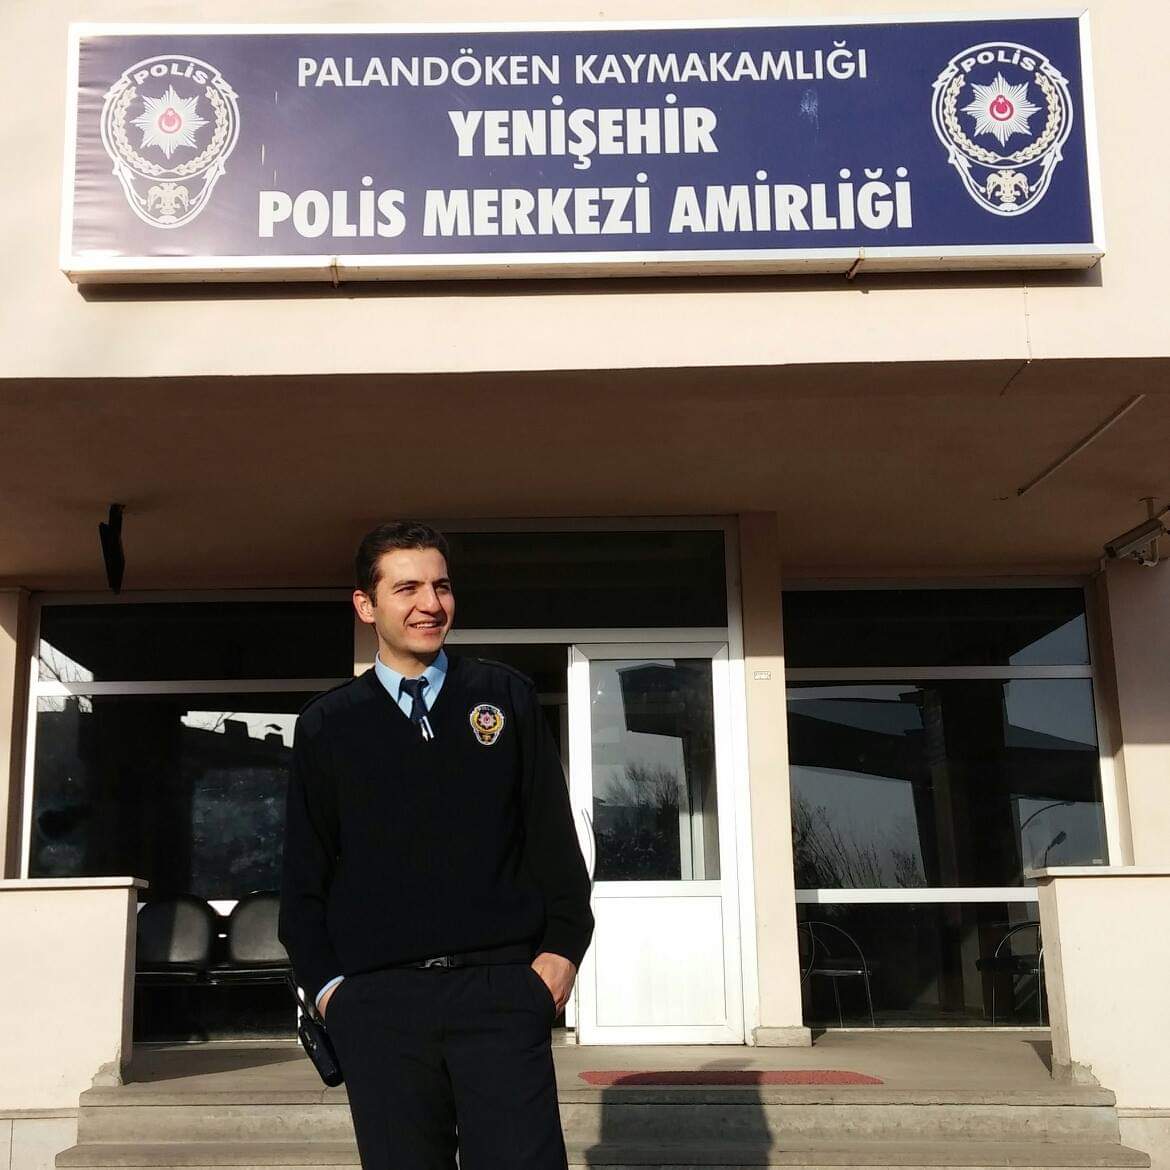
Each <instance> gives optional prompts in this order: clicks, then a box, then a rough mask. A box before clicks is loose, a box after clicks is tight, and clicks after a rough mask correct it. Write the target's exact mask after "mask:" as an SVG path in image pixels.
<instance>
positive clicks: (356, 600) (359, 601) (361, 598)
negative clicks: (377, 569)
mask: <svg viewBox="0 0 1170 1170" xmlns="http://www.w3.org/2000/svg"><path fill="white" fill-rule="evenodd" d="M353 608H354V612H355V613H356V614H357V615H358V619H359V620H360V621H363V622H365V623H366V625H367V626H372V625H373V624H374V602H373V600H372V598H371V597H370V595H369V594H368V593H366V592H365V590H363V589H355V590H354V591H353Z"/></svg>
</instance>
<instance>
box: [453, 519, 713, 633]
mask: <svg viewBox="0 0 1170 1170" xmlns="http://www.w3.org/2000/svg"><path fill="white" fill-rule="evenodd" d="M447 536H448V539H449V540H450V542H451V577H452V580H453V581H454V583H455V596H456V598H457V600H458V608H459V624H460V626H461V627H462V628H463V629H465V630H471V629H494V630H498V629H503V628H507V627H512V628H515V629H524V630H530V629H566V628H581V627H594V628H614V629H617V628H624V629H632V628H636V627H639V626H725V625H726V624H727V570H726V566H725V563H724V555H723V533H722V532H719V531H700V532H652V531H640V532H453V533H448V534H447Z"/></svg>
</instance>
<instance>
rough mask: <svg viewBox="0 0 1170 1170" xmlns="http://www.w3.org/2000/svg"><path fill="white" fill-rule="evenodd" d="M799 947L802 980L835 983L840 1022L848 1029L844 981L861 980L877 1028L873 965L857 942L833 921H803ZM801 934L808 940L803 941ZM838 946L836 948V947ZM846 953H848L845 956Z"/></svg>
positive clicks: (841, 1025) (873, 1023) (871, 1023)
mask: <svg viewBox="0 0 1170 1170" xmlns="http://www.w3.org/2000/svg"><path fill="white" fill-rule="evenodd" d="M796 930H797V944H798V948H799V951H800V956H801V975H800V981H801V983H802V984H803V983H804V982H805V981H806V980H807V981H808V982H809V986H810V988H811V986H812V980H813V979H814V978H817V977H818V976H819V977H821V978H823V979H831V980H832V981H833V1000H834V1002H835V1003H836V1005H837V1022H838V1025H839V1026H840V1027H842V1028H843V1027H845V1016H844V1013H843V1012H842V1010H841V989H840V982H841V980H842V979H860V980H861V981H862V985H863V986H864V987H865V1002H866V1004H867V1006H868V1007H869V1023H870V1026H871V1027H873V1028H876V1027H877V1018H876V1017H875V1016H874V1011H873V992H872V990H871V988H870V984H869V964H868V963H867V962H866V961H865V953H864V952H863V951H862V949H861V947H860V946H859V945H858V944H857V940H856V939H855V938H854V937H853V936H852V935H851V934H849V933H848V932H847V931H844V930H842V929H841V927H839V926H834V925H833V923H831V922H802V923H801V924H800V925H799V926H798V927H797V928H796ZM801 932H805V937H804V938H803V939H802V938H801ZM833 944H836V947H835V948H834V945H833ZM842 952H844V953H842Z"/></svg>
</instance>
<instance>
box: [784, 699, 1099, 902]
mask: <svg viewBox="0 0 1170 1170" xmlns="http://www.w3.org/2000/svg"><path fill="white" fill-rule="evenodd" d="M788 750H789V758H790V775H791V780H792V825H793V841H794V848H795V864H796V884H797V887H798V888H800V889H816V888H838V887H841V888H857V887H859V888H873V887H886V888H895V889H898V888H900V889H914V888H920V887H924V886H1018V885H1021V884H1023V883H1024V873H1023V871H1024V870H1025V869H1026V868H1033V867H1038V866H1041V865H1044V864H1046V863H1047V864H1052V865H1093V864H1103V863H1104V862H1105V860H1106V857H1107V852H1106V845H1105V829H1104V820H1103V815H1102V808H1101V796H1100V784H1099V770H1098V760H1097V743H1096V733H1095V723H1094V717H1093V695H1092V685H1091V683H1090V682H1089V680H1088V679H1013V680H1010V681H1006V680H1005V681H996V680H991V681H986V680H964V681H947V682H917V683H916V682H905V683H843V684H834V685H822V684H812V683H809V684H802V685H793V686H791V687H790V688H789V691H788Z"/></svg>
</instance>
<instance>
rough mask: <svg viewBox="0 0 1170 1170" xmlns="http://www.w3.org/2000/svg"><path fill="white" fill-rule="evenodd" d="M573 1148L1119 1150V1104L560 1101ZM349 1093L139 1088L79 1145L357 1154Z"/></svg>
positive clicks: (722, 1097) (101, 1094) (718, 1094)
mask: <svg viewBox="0 0 1170 1170" xmlns="http://www.w3.org/2000/svg"><path fill="white" fill-rule="evenodd" d="M559 1097H560V1105H561V1119H562V1124H563V1126H564V1131H565V1138H566V1141H570V1142H574V1143H577V1144H582V1145H585V1144H590V1143H599V1142H601V1141H603V1140H604V1141H606V1142H635V1143H638V1142H653V1141H669V1142H672V1143H710V1142H716V1143H722V1142H726V1141H733V1142H741V1143H743V1142H747V1143H752V1142H770V1141H771V1140H772V1139H773V1137H775V1136H781V1137H783V1138H784V1139H785V1140H807V1141H823V1142H834V1141H840V1140H842V1139H845V1140H849V1141H854V1140H856V1141H915V1142H924V1141H936V1142H937V1141H948V1140H958V1139H962V1140H976V1141H989V1140H990V1141H998V1142H1005V1141H1025V1142H1026V1141H1048V1142H1059V1141H1077V1142H1088V1143H1105V1144H1108V1143H1116V1142H1117V1141H1118V1140H1119V1138H1118V1123H1117V1113H1116V1110H1115V1108H1114V1105H1113V1096H1112V1094H1110V1093H1107V1092H1103V1091H1102V1090H1099V1089H1092V1088H1079V1087H1072V1086H1070V1087H1067V1088H1057V1087H1054V1088H1053V1089H1051V1090H1043V1091H1032V1092H1011V1093H1002V1094H999V1095H998V1096H996V1095H991V1094H987V1093H978V1094H976V1093H963V1092H956V1093H946V1092H922V1091H919V1092H906V1091H891V1090H887V1089H881V1088H878V1087H864V1088H862V1089H858V1088H850V1089H848V1090H842V1089H840V1088H838V1089H825V1088H805V1087H779V1086H765V1087H760V1088H746V1089H745V1088H738V1087H735V1088H732V1087H708V1086H703V1087H687V1088H668V1089H667V1088H664V1089H653V1088H608V1089H597V1088H590V1087H582V1088H576V1087H574V1088H568V1089H561V1090H560V1093H559ZM352 1139H353V1127H352V1122H351V1120H350V1115H349V1104H348V1100H347V1098H346V1095H345V1091H344V1089H343V1088H338V1089H318V1090H300V1091H295V1090H294V1091H288V1090H285V1091H283V1092H273V1091H262V1092H255V1091H248V1092H243V1091H235V1092H231V1093H219V1094H216V1093H193V1092H189V1093H176V1092H167V1091H160V1090H157V1089H154V1088H153V1087H146V1088H145V1089H136V1086H134V1085H133V1084H131V1085H125V1086H122V1087H120V1088H114V1089H91V1090H88V1091H87V1092H85V1093H83V1094H82V1096H81V1100H80V1109H79V1112H78V1141H79V1142H80V1143H82V1144H88V1143H91V1142H113V1143H117V1142H124V1143H130V1142H148V1143H158V1142H194V1141H202V1142H206V1141H219V1142H247V1141H277V1142H297V1141H305V1142H317V1143H321V1142H349V1141H352Z"/></svg>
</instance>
